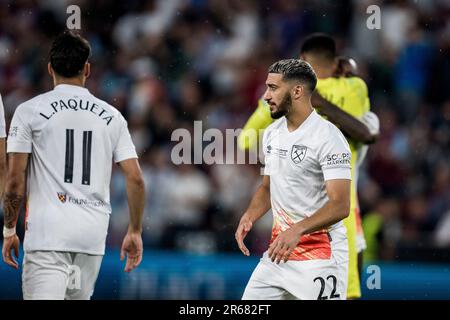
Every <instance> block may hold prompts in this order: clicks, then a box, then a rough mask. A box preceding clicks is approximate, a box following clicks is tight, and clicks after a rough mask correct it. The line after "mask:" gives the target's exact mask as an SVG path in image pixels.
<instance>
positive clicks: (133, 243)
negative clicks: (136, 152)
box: [119, 159, 145, 272]
mask: <svg viewBox="0 0 450 320" xmlns="http://www.w3.org/2000/svg"><path fill="white" fill-rule="evenodd" d="M119 166H120V168H121V169H122V171H123V173H124V175H125V180H126V188H127V197H128V207H129V210H130V224H129V226H128V232H127V234H126V236H125V238H124V240H123V243H122V249H121V252H120V259H121V260H123V259H124V258H125V256H126V257H127V262H126V265H125V272H130V271H131V270H133V269H134V268H136V267H138V266H139V264H140V263H141V261H142V254H143V246H142V236H141V234H142V217H143V214H144V205H145V184H144V179H143V177H142V171H141V168H140V166H139V162H138V160H137V159H128V160H124V161H121V162H119Z"/></svg>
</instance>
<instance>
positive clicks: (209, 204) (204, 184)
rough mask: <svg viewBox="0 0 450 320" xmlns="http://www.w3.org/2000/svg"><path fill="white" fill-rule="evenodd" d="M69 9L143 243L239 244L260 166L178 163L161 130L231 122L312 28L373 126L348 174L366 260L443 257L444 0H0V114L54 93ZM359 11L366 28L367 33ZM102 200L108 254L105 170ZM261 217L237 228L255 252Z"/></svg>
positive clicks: (447, 239) (118, 220)
mask: <svg viewBox="0 0 450 320" xmlns="http://www.w3.org/2000/svg"><path fill="white" fill-rule="evenodd" d="M71 4H77V5H79V6H80V8H81V33H82V35H83V36H85V37H86V38H87V39H88V40H89V41H90V43H91V46H92V49H93V54H92V58H91V59H90V62H91V64H92V75H91V77H90V78H89V79H88V82H87V87H88V89H89V90H90V91H91V92H92V93H93V94H94V95H97V96H98V97H100V98H101V99H104V100H106V101H107V102H109V103H110V104H112V105H114V106H115V107H116V108H118V109H119V110H120V111H121V112H122V113H123V114H124V116H125V117H126V119H127V120H128V123H129V127H130V130H131V133H132V137H133V140H134V142H135V144H136V147H137V149H138V152H139V155H140V160H141V165H142V169H143V172H144V175H145V179H146V185H147V193H148V194H147V208H146V216H145V220H144V233H143V237H144V243H145V245H146V247H148V248H154V249H155V248H161V249H168V250H179V251H186V252H195V253H199V254H208V253H216V252H237V247H236V245H235V242H234V232H235V227H236V226H237V223H238V220H239V218H240V216H241V214H242V213H243V211H244V210H245V209H246V207H247V205H248V203H249V200H250V198H251V196H252V194H253V192H254V191H255V189H256V187H257V186H258V184H259V182H260V180H261V175H260V167H259V165H250V164H248V165H224V164H216V165H179V166H176V165H174V164H172V161H171V150H172V148H173V146H174V145H175V144H176V142H172V141H171V134H172V132H173V130H175V129H177V128H186V129H188V130H192V128H193V125H194V121H195V120H201V121H202V125H203V130H206V129H208V128H218V129H220V130H222V131H225V129H227V128H228V129H230V128H241V127H242V126H243V125H244V123H245V122H246V120H247V118H248V117H249V115H250V114H251V113H252V112H253V110H254V109H255V107H256V104H257V100H258V98H259V97H260V96H261V94H262V93H263V91H264V81H265V77H266V71H267V67H268V66H269V65H270V64H271V63H273V62H274V61H276V60H278V59H281V58H288V57H297V56H298V53H299V47H300V45H301V42H302V39H303V38H304V37H305V36H306V35H308V34H309V33H311V32H317V31H321V32H327V33H329V34H331V35H332V36H334V37H335V39H336V40H337V44H338V49H339V52H340V53H341V54H344V55H347V56H351V57H353V58H354V59H355V60H356V61H357V63H358V65H359V70H360V73H361V77H362V78H363V79H364V80H365V81H366V82H367V84H368V88H369V94H370V98H371V106H372V111H374V112H375V113H376V114H377V115H378V116H379V118H380V122H381V137H380V139H379V141H378V142H377V143H376V144H375V145H372V146H371V147H370V149H369V152H368V156H367V158H366V161H365V162H364V164H363V167H362V168H361V171H360V181H359V195H360V206H361V212H362V215H363V224H364V229H365V231H366V236H367V242H368V250H367V251H366V259H369V260H370V259H382V260H401V259H414V260H417V259H423V260H426V261H431V260H433V261H436V260H447V261H450V254H449V253H450V160H449V159H450V140H449V138H450V1H448V0H434V1H433V0H430V1H425V0H424V1H421V0H416V1H412V0H411V1H407V0H405V1H376V0H368V1H366V0H353V1H352V0H342V1H325V0H314V1H313V0H299V1H292V0H277V1H275V0H245V1H244V0H226V1H224V0H147V1H137V0H127V1H112V0H111V1H108V0H97V1H87V0H86V1H64V0H61V1H53V0H40V1H39V0H17V1H6V0H0V93H1V94H2V97H3V101H4V105H5V112H6V118H7V122H9V121H10V119H11V117H12V114H13V113H14V110H15V108H16V107H17V106H18V105H19V104H20V103H21V102H24V101H25V100H27V99H29V98H31V97H33V96H34V95H37V94H39V93H41V92H44V91H47V90H50V89H51V88H52V82H51V78H50V77H49V76H48V74H47V71H46V64H47V62H48V49H49V46H50V43H51V41H52V39H53V37H54V36H55V35H56V34H58V33H59V32H61V31H62V30H63V29H64V28H65V25H66V19H67V18H68V17H69V15H68V14H67V13H66V8H67V6H68V5H71ZM372 4H377V5H379V6H380V8H381V17H382V19H381V23H382V24H381V29H380V30H369V29H368V28H367V26H366V20H367V18H368V16H369V15H368V14H367V13H366V8H367V6H369V5H372ZM206 144H207V143H206ZM224 156H225V157H226V156H227V154H224ZM111 199H112V206H113V213H112V216H111V228H110V234H109V237H108V246H110V247H117V246H120V243H121V241H122V237H123V236H124V234H125V232H126V228H127V222H128V209H127V202H126V192H125V182H124V179H123V177H122V175H121V174H120V172H119V171H118V170H117V168H116V169H115V170H114V173H113V177H112V187H111ZM22 217H23V216H22ZM20 220H23V219H22V218H21V219H20ZM271 224H272V221H271V216H270V215H267V217H265V219H263V220H262V221H261V222H259V223H258V224H257V225H256V226H255V229H254V230H252V232H251V233H250V234H249V236H248V239H247V243H248V246H249V248H250V250H251V251H252V252H254V253H261V252H262V251H263V250H265V248H266V246H267V241H268V238H269V235H270V228H271Z"/></svg>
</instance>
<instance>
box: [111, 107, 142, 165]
mask: <svg viewBox="0 0 450 320" xmlns="http://www.w3.org/2000/svg"><path fill="white" fill-rule="evenodd" d="M119 121H120V127H119V132H120V134H119V138H118V139H117V143H116V145H115V147H114V151H113V156H114V162H116V163H117V162H121V161H124V160H127V159H134V158H138V156H137V153H136V148H135V146H134V144H133V141H132V140H131V135H130V132H129V131H128V124H127V121H126V120H125V119H124V118H123V116H122V115H120V116H119Z"/></svg>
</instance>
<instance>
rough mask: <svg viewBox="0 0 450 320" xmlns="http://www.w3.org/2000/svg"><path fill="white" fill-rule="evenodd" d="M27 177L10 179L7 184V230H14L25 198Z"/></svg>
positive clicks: (4, 215)
mask: <svg viewBox="0 0 450 320" xmlns="http://www.w3.org/2000/svg"><path fill="white" fill-rule="evenodd" d="M24 188H25V177H23V178H22V177H17V178H12V179H10V180H9V181H8V182H7V184H6V189H5V194H4V199H3V220H4V226H5V227H6V228H14V227H15V226H16V224H17V219H18V218H19V210H20V207H21V206H22V201H23V198H24V193H25V192H24Z"/></svg>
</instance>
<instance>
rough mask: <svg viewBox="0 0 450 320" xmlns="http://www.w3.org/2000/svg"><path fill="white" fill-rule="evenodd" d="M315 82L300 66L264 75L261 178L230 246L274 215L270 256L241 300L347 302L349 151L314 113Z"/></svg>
mask: <svg viewBox="0 0 450 320" xmlns="http://www.w3.org/2000/svg"><path fill="white" fill-rule="evenodd" d="M316 83H317V77H316V74H315V72H314V71H313V69H312V67H311V66H310V65H309V64H308V63H307V62H305V61H302V60H299V59H288V60H281V61H278V62H276V63H274V64H273V65H272V66H270V68H269V74H268V77H267V80H266V86H267V90H266V92H265V94H264V97H263V98H264V100H265V101H266V102H267V104H268V105H269V106H270V114H271V117H272V118H273V119H277V120H276V121H275V122H274V123H273V124H271V125H270V126H269V127H268V128H267V129H266V130H265V132H264V136H263V148H264V155H265V168H264V178H263V182H262V184H261V186H260V187H259V188H258V190H257V191H256V193H255V195H254V196H253V199H252V201H251V203H250V205H249V207H248V209H247V210H246V212H245V213H244V214H243V216H242V218H241V220H240V223H239V226H238V228H237V230H236V234H235V237H236V241H237V243H238V246H239V248H240V249H241V251H242V253H243V254H244V255H247V256H248V255H249V254H250V252H249V250H248V249H247V248H246V246H245V244H244V238H245V236H246V235H247V234H248V232H249V231H250V230H251V228H252V226H253V224H254V223H255V222H256V221H257V220H258V219H260V218H261V217H262V216H263V215H264V214H266V213H267V212H268V210H269V209H272V213H273V218H274V223H273V229H272V237H271V240H270V245H269V248H268V250H267V251H266V252H265V253H264V255H263V257H262V259H261V261H260V263H259V264H258V266H257V267H256V269H255V270H254V272H253V274H252V276H251V278H250V280H249V282H248V284H247V287H246V289H245V292H244V294H243V297H242V298H243V299H308V300H310V299H319V300H325V299H346V292H347V270H348V243H347V237H346V230H345V227H344V225H343V223H342V221H341V220H342V219H344V218H345V217H347V216H348V212H349V206H350V180H351V171H350V160H351V153H350V148H349V145H348V143H347V141H346V139H345V137H344V135H343V134H342V132H341V131H339V129H338V128H337V127H336V126H335V125H333V124H332V123H331V122H329V121H327V120H325V119H323V118H322V117H321V116H319V115H318V114H317V112H316V111H315V110H314V108H313V107H312V105H311V94H312V92H313V91H314V89H315V86H316Z"/></svg>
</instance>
